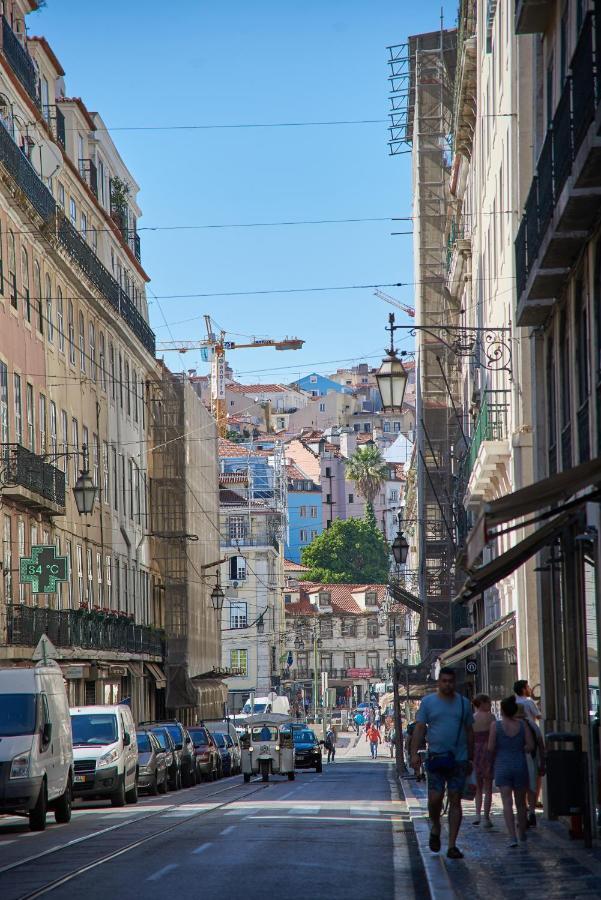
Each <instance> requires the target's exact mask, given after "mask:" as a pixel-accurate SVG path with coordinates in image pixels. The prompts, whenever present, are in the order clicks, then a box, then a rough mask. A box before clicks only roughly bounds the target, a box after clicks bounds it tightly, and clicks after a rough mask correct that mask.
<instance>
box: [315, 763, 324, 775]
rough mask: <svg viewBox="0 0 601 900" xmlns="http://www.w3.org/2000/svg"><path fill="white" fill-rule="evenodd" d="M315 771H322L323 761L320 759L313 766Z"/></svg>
mask: <svg viewBox="0 0 601 900" xmlns="http://www.w3.org/2000/svg"><path fill="white" fill-rule="evenodd" d="M315 771H316V772H323V763H322V761H321V760H319V762H318V763H317V765H316V766H315Z"/></svg>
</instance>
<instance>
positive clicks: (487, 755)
mask: <svg viewBox="0 0 601 900" xmlns="http://www.w3.org/2000/svg"><path fill="white" fill-rule="evenodd" d="M472 704H473V706H474V708H475V712H474V774H475V776H476V797H475V800H476V818H475V819H474V821H473V822H472V825H479V824H480V821H481V819H480V816H481V812H482V804H483V803H484V827H485V828H492V822H491V820H490V807H491V804H492V779H493V763H494V757H493V755H492V753H491V752H490V751H489V749H488V738H489V734H490V726H491V725H492V723H493V722H494V721H495V717H494V716H493V714H492V712H491V700H490V697H489V696H488V695H487V694H477V695H476V696H475V697H474V699H473V700H472Z"/></svg>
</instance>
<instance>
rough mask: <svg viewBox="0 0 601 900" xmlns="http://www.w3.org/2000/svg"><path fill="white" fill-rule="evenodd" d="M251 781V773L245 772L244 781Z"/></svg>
mask: <svg viewBox="0 0 601 900" xmlns="http://www.w3.org/2000/svg"><path fill="white" fill-rule="evenodd" d="M249 781H250V775H249V774H248V772H245V773H244V783H245V784H248V782H249Z"/></svg>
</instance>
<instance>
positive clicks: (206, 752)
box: [188, 725, 221, 782]
mask: <svg viewBox="0 0 601 900" xmlns="http://www.w3.org/2000/svg"><path fill="white" fill-rule="evenodd" d="M188 731H189V733H190V737H191V738H192V744H193V745H194V756H195V759H196V773H197V776H198V777H197V780H198V781H199V782H200V781H202V780H204V781H215V780H216V779H217V778H219V770H220V767H221V757H220V754H219V750H218V749H217V745H216V744H215V741H214V740H213V738H212V736H211V734H210V733H209V730H208V728H204V727H203V726H202V725H194V726H192V728H189V729H188Z"/></svg>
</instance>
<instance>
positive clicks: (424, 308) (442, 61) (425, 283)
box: [397, 28, 461, 658]
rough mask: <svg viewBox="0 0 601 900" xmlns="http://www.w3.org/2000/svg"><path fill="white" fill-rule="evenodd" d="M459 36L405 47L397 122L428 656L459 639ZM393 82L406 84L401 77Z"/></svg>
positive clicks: (420, 39) (438, 35)
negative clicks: (455, 223) (408, 221)
mask: <svg viewBox="0 0 601 900" xmlns="http://www.w3.org/2000/svg"><path fill="white" fill-rule="evenodd" d="M456 38H457V36H456V32H455V30H444V29H442V28H441V29H440V30H439V31H434V32H430V33H428V34H422V35H416V36H413V37H410V38H409V40H408V42H407V44H406V45H405V46H406V50H405V51H404V53H405V58H406V59H407V61H408V70H409V78H408V83H407V85H406V87H405V88H404V90H405V96H406V101H405V113H404V118H402V119H401V118H399V119H398V120H397V125H398V126H399V133H398V135H397V137H398V139H399V140H401V139H402V140H403V141H404V143H405V144H407V145H408V146H409V145H410V147H411V149H412V154H413V155H412V178H413V215H414V262H415V282H416V284H415V301H414V307H415V311H416V324H417V325H419V326H421V329H420V330H418V331H417V337H416V345H417V346H416V351H417V354H416V359H417V398H416V399H417V403H416V432H417V442H416V443H417V447H416V451H417V452H416V460H415V463H416V482H415V495H416V508H417V546H418V577H417V581H418V588H419V598H420V600H421V601H422V603H423V614H422V622H421V626H420V649H421V653H422V658H430V657H431V656H432V654H433V653H435V652H437V651H442V650H444V649H446V648H447V647H449V646H451V644H452V641H453V624H452V613H451V601H452V597H453V594H454V588H455V577H454V566H455V556H456V532H457V522H456V520H455V511H454V508H453V494H454V475H453V448H454V446H455V443H456V441H457V431H458V428H459V424H458V418H457V416H456V413H455V410H456V409H457V408H459V407H460V405H461V404H460V399H459V378H458V374H459V373H458V365H457V363H458V360H457V356H456V355H455V353H454V352H453V351H452V349H451V347H450V346H449V345H448V343H447V342H446V341H445V340H443V339H441V337H443V336H444V335H445V332H444V330H441V328H440V326H449V325H453V324H456V323H458V321H459V309H458V308H457V306H456V304H455V303H454V301H453V299H452V297H451V296H450V294H449V291H448V290H447V287H446V256H447V232H448V218H449V210H450V195H449V175H450V166H451V138H450V136H451V131H452V127H451V126H452V117H453V106H454V102H453V101H454V81H455V65H456V53H457V51H456ZM398 64H399V66H400V54H399V62H398ZM398 71H399V75H400V72H401V69H400V68H399V70H398ZM397 84H398V86H399V90H400V88H401V84H402V82H401V79H400V77H399V79H398V81H397ZM401 126H402V128H401ZM399 146H400V145H399ZM430 329H431V330H430ZM433 623H434V624H433Z"/></svg>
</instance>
